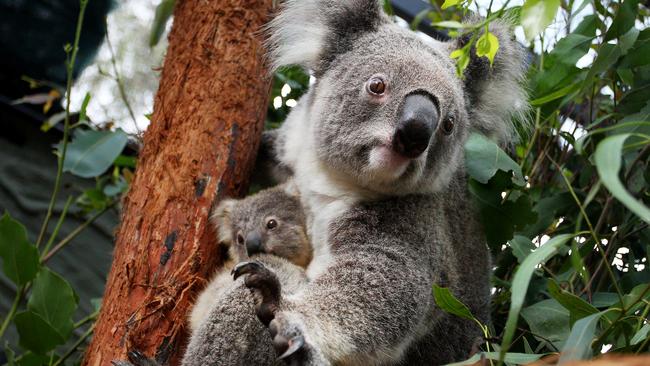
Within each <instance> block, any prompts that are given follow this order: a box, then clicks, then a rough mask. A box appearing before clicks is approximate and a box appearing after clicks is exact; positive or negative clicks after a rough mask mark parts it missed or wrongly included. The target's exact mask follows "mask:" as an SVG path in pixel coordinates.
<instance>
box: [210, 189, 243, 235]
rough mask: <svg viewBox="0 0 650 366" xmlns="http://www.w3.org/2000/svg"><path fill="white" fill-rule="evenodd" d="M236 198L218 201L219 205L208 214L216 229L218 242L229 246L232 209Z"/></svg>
mask: <svg viewBox="0 0 650 366" xmlns="http://www.w3.org/2000/svg"><path fill="white" fill-rule="evenodd" d="M235 203H237V200H234V199H225V200H223V201H221V203H219V205H218V206H217V207H216V208H215V209H214V210H212V215H210V221H212V224H213V225H214V227H215V229H216V230H217V239H218V240H219V243H223V244H224V245H227V246H230V244H232V231H231V229H232V220H231V215H232V210H233V208H234V207H235Z"/></svg>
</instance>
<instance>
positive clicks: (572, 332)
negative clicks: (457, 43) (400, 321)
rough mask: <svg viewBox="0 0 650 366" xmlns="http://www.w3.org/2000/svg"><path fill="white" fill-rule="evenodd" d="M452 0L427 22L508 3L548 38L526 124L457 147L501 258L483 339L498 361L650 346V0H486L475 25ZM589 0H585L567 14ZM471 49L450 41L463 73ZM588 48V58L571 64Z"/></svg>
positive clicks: (444, 22) (453, 23)
mask: <svg viewBox="0 0 650 366" xmlns="http://www.w3.org/2000/svg"><path fill="white" fill-rule="evenodd" d="M453 5H458V9H457V11H456V13H454V14H449V13H445V16H446V18H444V17H443V18H442V19H437V22H435V23H434V25H439V26H441V27H446V28H448V29H451V31H452V32H456V33H452V34H458V35H460V34H469V33H470V32H472V34H476V33H477V31H478V30H482V29H483V27H486V26H487V23H489V22H491V21H492V20H494V19H497V18H500V17H507V18H508V19H510V20H513V19H515V20H518V21H519V22H518V23H517V24H515V25H519V26H522V27H523V29H524V32H525V35H526V37H527V38H528V40H529V41H531V46H530V51H531V52H533V43H537V48H536V49H537V50H539V49H540V47H541V49H542V53H541V54H539V53H538V54H535V55H534V56H533V58H532V63H531V65H530V69H529V73H528V76H529V78H528V79H529V81H528V90H529V91H530V99H531V105H532V107H533V110H532V113H531V119H534V130H533V131H531V133H530V134H529V135H526V136H530V137H523V138H522V139H521V140H520V141H518V142H517V143H516V144H514V145H513V146H497V145H496V144H493V143H490V142H489V140H487V139H486V138H480V137H476V136H472V137H471V138H470V139H469V141H468V143H467V145H466V147H465V149H466V155H465V157H466V166H467V170H468V173H469V175H470V177H471V178H472V179H471V181H470V186H469V189H470V193H471V194H472V195H473V196H474V197H475V199H476V202H477V205H478V207H479V209H480V213H481V218H482V221H483V224H484V226H485V230H486V238H487V241H488V245H489V247H490V249H491V251H492V253H493V254H494V255H495V266H496V267H495V272H494V277H493V286H494V289H493V291H494V297H493V312H492V321H493V324H492V326H493V328H494V329H493V331H492V332H493V334H490V337H491V338H487V339H486V343H485V346H484V347H483V351H484V352H490V350H494V349H496V350H498V351H499V352H496V353H498V354H499V356H500V363H502V362H506V363H511V362H512V360H509V358H508V357H509V356H508V355H510V354H514V353H525V354H534V355H539V354H544V353H555V352H562V353H563V356H562V362H564V361H568V360H573V359H585V358H590V357H593V356H594V355H598V354H599V353H600V350H601V348H602V347H603V346H605V345H608V346H607V347H608V348H609V349H610V352H628V353H630V352H631V353H640V352H647V351H649V350H650V349H649V344H650V337H649V335H650V326H648V321H649V319H648V315H649V314H650V302H649V301H648V300H647V299H648V297H649V296H650V295H649V293H650V267H649V259H648V255H649V254H650V253H649V252H650V246H649V245H648V243H650V229H649V228H648V224H649V221H648V220H649V218H650V216H649V215H650V208H649V207H648V206H649V204H650V192H649V189H648V188H650V162H649V155H650V100H649V99H648V87H649V86H650V57H648V55H649V54H650V42H649V40H650V30H649V29H647V28H645V26H644V24H648V21H649V20H650V11H649V9H648V7H647V5H644V4H641V3H640V2H639V1H622V2H571V1H559V0H558V1H532V0H527V1H525V2H524V5H523V7H521V8H520V9H519V8H515V7H513V8H508V9H496V10H495V9H491V11H490V12H488V16H487V19H486V20H485V22H482V23H480V24H478V25H477V26H472V27H469V28H465V27H463V26H462V25H461V24H458V23H457V22H458V19H459V16H462V14H464V13H465V12H466V11H467V7H466V6H465V7H464V6H463V5H462V4H460V2H454V4H453ZM590 5H591V6H592V8H593V10H592V11H591V14H587V15H586V16H584V12H583V13H582V18H581V19H580V20H574V16H575V14H577V13H580V12H582V11H583V10H585V9H589V7H590ZM451 9H453V8H451ZM587 13H589V12H587ZM516 14H518V15H517V16H513V15H516ZM554 19H565V20H566V21H568V22H569V23H570V24H571V26H565V27H564V29H566V30H568V34H566V35H563V36H560V37H557V38H556V39H544V38H543V37H544V34H545V32H544V31H545V29H546V27H547V26H549V24H551V22H552V21H554ZM556 29H557V27H556ZM478 34H481V33H480V32H478ZM472 37H473V38H472V40H471V41H470V44H472V45H475V46H474V47H476V50H477V53H478V52H480V53H481V55H485V56H486V57H488V56H489V55H488V54H487V53H488V52H487V46H486V45H485V44H483V45H481V44H480V42H481V39H480V38H479V37H476V36H472ZM474 42H475V43H474ZM479 49H480V50H479ZM469 52H470V48H469V46H465V47H464V48H462V49H460V50H456V51H455V52H454V53H453V54H452V57H454V58H455V59H456V62H457V69H458V70H459V73H460V72H462V70H464V68H465V66H466V64H467V62H468V57H469ZM497 53H498V51H497ZM589 54H593V59H592V61H591V64H590V66H588V67H584V66H582V67H578V63H581V64H584V60H585V58H590V57H591V56H586V55H589ZM450 312H451V311H450ZM452 313H453V312H452ZM489 339H498V341H490V340H489ZM609 345H611V347H610V346H609ZM474 358H475V360H477V359H478V358H477V357H476V356H475V357H474ZM487 358H488V359H489V358H490V357H487ZM497 359H498V357H497Z"/></svg>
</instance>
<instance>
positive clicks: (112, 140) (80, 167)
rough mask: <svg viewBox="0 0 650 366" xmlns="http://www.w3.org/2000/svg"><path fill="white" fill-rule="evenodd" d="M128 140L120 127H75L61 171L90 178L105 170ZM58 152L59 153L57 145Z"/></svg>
mask: <svg viewBox="0 0 650 366" xmlns="http://www.w3.org/2000/svg"><path fill="white" fill-rule="evenodd" d="M127 140H128V136H127V134H126V133H125V132H124V131H122V130H121V129H117V130H115V131H95V130H82V129H76V130H75V133H74V137H73V139H72V143H70V144H68V151H67V155H66V157H65V160H64V164H63V171H64V172H70V173H72V174H74V175H77V176H80V177H82V178H92V177H96V176H99V175H101V174H103V173H104V172H106V170H107V169H108V168H109V167H110V166H111V165H113V162H114V161H115V159H117V157H118V156H119V155H120V153H121V152H122V150H124V147H125V146H126V143H127ZM58 153H59V154H60V153H61V148H60V147H59V151H58Z"/></svg>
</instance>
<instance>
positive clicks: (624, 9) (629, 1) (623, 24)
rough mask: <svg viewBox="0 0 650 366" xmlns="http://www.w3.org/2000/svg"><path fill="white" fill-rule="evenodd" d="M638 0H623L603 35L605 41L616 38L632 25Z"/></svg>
mask: <svg viewBox="0 0 650 366" xmlns="http://www.w3.org/2000/svg"><path fill="white" fill-rule="evenodd" d="M638 8H639V0H625V1H624V2H623V4H621V6H620V7H619V9H618V12H617V13H616V16H615V17H614V20H613V21H612V25H611V26H610V27H609V30H608V31H607V34H606V35H605V40H604V41H605V42H607V41H610V40H612V39H614V38H618V37H620V36H622V35H624V34H625V33H627V32H628V31H629V30H630V28H632V27H634V21H635V20H636V15H637V13H638Z"/></svg>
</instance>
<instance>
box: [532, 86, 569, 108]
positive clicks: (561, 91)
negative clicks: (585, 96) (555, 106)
mask: <svg viewBox="0 0 650 366" xmlns="http://www.w3.org/2000/svg"><path fill="white" fill-rule="evenodd" d="M578 90H580V84H569V85H567V86H565V87H564V88H561V89H559V90H556V91H554V92H552V93H549V94H547V95H545V96H543V97H540V98H537V99H535V100H531V101H530V105H532V106H533V107H538V106H541V105H543V104H546V103H548V102H550V101H553V100H556V99H559V98H562V97H564V96H565V95H567V94H571V93H573V92H575V91H578Z"/></svg>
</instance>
